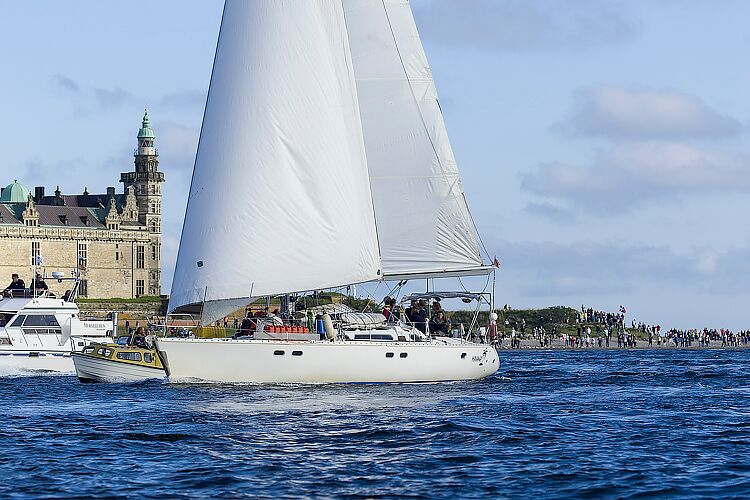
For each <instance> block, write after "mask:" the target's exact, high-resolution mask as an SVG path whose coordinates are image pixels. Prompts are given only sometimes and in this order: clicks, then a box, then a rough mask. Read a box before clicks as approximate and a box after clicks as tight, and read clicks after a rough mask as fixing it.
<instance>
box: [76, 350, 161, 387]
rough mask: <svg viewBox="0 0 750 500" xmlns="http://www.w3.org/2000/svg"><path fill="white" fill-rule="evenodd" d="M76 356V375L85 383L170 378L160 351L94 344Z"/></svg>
mask: <svg viewBox="0 0 750 500" xmlns="http://www.w3.org/2000/svg"><path fill="white" fill-rule="evenodd" d="M72 356H73V364H74V365H75V368H76V375H77V376H78V380H80V381H81V382H139V381H142V380H150V379H163V378H164V377H165V376H166V371H165V369H164V364H163V363H162V360H161V358H160V357H159V353H158V352H157V351H156V349H148V348H144V347H136V346H130V345H120V344H91V345H88V346H86V347H85V348H84V349H83V350H82V351H81V352H74V353H73V355H72Z"/></svg>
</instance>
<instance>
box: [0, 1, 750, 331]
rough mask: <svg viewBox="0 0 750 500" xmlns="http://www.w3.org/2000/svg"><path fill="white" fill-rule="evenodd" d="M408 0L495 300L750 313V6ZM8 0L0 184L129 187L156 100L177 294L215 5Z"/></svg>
mask: <svg viewBox="0 0 750 500" xmlns="http://www.w3.org/2000/svg"><path fill="white" fill-rule="evenodd" d="M412 5H413V8H414V10H415V15H416V18H417V23H418V26H419V29H420V32H421V33H422V36H423V39H424V43H425V48H426V50H427V53H428V57H429V59H430V61H431V64H432V69H433V72H434V75H435V79H436V81H437V84H438V90H439V93H440V96H441V104H442V108H443V110H444V112H445V114H446V122H447V125H448V129H449V133H450V135H451V139H452V142H453V146H454V149H455V152H456V156H457V158H458V161H459V164H460V165H461V169H462V175H463V180H464V185H465V188H466V191H467V193H468V197H469V203H470V205H471V207H472V210H473V212H474V216H475V219H476V221H477V224H478V226H479V229H480V232H481V233H482V237H483V239H484V241H485V244H486V246H487V247H488V248H489V249H490V252H496V253H497V255H498V256H499V257H500V260H501V261H502V263H503V267H502V269H501V271H500V273H499V274H498V289H497V291H498V301H499V302H500V303H508V304H511V305H512V306H514V307H526V306H544V305H555V304H565V305H572V306H579V305H580V304H581V303H586V304H588V305H591V306H593V307H597V308H602V309H609V310H615V309H616V308H617V307H618V306H619V305H620V304H624V305H626V306H627V307H628V309H629V312H630V313H631V316H634V317H635V318H637V319H639V320H643V321H648V322H654V323H656V322H659V323H661V324H662V325H664V326H677V327H688V326H696V327H703V326H716V327H720V326H727V327H731V328H747V327H750V321H748V313H747V310H748V307H747V304H749V303H750V300H749V299H750V294H749V293H748V289H747V285H746V282H745V277H746V276H747V275H748V274H750V273H749V271H750V230H748V227H747V224H746V223H745V219H746V214H747V213H748V209H750V201H749V200H750V199H749V197H748V194H750V151H749V150H748V142H747V139H748V128H749V126H750V125H749V121H750V100H748V99H747V95H748V90H747V89H749V88H750V66H749V65H748V63H747V53H748V51H749V49H750V30H748V28H747V20H748V19H750V3H748V2H744V1H740V0H725V1H722V2H702V1H697V0H681V1H678V0H649V1H646V0H640V1H639V0H635V1H627V2H626V1H619V2H618V1H607V0H579V1H576V2H559V1H552V0H532V1H521V0H413V1H412ZM0 7H2V12H3V21H4V22H3V29H2V30H0V47H2V49H0V51H1V53H2V59H1V64H2V78H0V99H1V102H2V109H3V119H2V121H1V122H0V147H2V151H3V153H4V154H3V157H2V160H0V162H1V163H0V173H2V175H0V183H4V184H7V183H9V182H11V181H12V180H13V179H15V178H18V179H19V180H20V181H21V182H23V183H24V184H26V185H27V186H28V187H29V188H33V186H36V185H45V186H46V187H47V189H48V190H49V189H54V187H55V186H56V185H60V188H61V189H62V191H63V192H65V193H78V192H82V191H83V188H84V186H87V187H88V188H89V190H90V191H92V192H94V191H99V192H103V191H104V189H105V188H106V186H109V185H116V186H117V187H118V189H120V186H119V185H118V184H117V182H116V181H117V180H118V179H119V173H120V172H123V171H127V170H129V169H131V168H132V150H133V147H134V146H135V134H136V132H137V129H138V126H139V120H140V117H141V115H142V109H143V107H144V106H145V105H148V106H149V108H150V110H151V116H152V122H153V125H154V128H155V130H156V133H157V146H158V148H159V151H160V155H161V157H160V159H161V167H162V169H163V170H164V171H165V173H166V176H167V184H166V186H165V200H164V205H163V206H164V212H165V216H164V226H163V229H164V232H165V243H164V264H165V273H164V274H165V278H167V279H166V280H165V281H166V282H165V291H168V288H169V281H170V277H171V268H172V266H173V264H174V257H175V254H176V250H177V245H178V239H179V231H180V227H181V224H182V216H183V210H184V205H185V199H186V193H187V189H188V185H189V181H190V173H191V169H192V161H193V156H194V153H195V147H196V144H197V137H198V130H199V127H200V122H201V116H202V111H203V101H204V98H205V93H206V90H207V88H208V81H209V78H210V72H211V62H212V59H213V52H214V47H215V43H216V36H217V33H218V27H219V21H220V16H221V7H222V2H221V1H219V0H202V1H200V2H198V1H184V0H182V1H177V0H161V1H159V2H146V1H138V0H132V1H130V2H127V3H125V2H121V3H116V2H101V1H94V0H78V1H75V2H53V1H51V0H48V1H36V0H30V1H27V2H10V1H6V0H0ZM216 189H217V196H220V193H221V186H217V187H216Z"/></svg>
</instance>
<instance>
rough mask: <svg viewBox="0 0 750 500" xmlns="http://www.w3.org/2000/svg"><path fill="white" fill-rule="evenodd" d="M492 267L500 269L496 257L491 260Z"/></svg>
mask: <svg viewBox="0 0 750 500" xmlns="http://www.w3.org/2000/svg"><path fill="white" fill-rule="evenodd" d="M492 265H493V266H494V267H498V268H499V267H500V261H499V260H497V256H495V258H494V259H492Z"/></svg>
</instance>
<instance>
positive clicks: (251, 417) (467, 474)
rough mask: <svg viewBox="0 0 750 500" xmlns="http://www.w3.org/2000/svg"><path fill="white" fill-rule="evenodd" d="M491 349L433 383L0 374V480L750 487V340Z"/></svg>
mask: <svg viewBox="0 0 750 500" xmlns="http://www.w3.org/2000/svg"><path fill="white" fill-rule="evenodd" d="M501 357H502V362H503V367H502V370H501V372H500V373H499V374H498V375H497V376H496V377H494V378H490V379H488V380H484V381H481V382H474V383H453V384H433V385H396V386H385V385H379V386H377V385H376V386H361V385H360V386H319V387H297V386H294V387H279V386H274V387H268V386H238V385H221V386H211V385H167V384H161V383H156V382H149V383H144V384H135V385H82V384H79V383H78V381H77V380H76V379H75V378H74V377H70V376H64V377H28V376H24V377H4V378H0V405H1V407H2V410H3V411H2V416H1V417H0V478H2V480H0V498H20V497H34V498H42V497H54V498H61V497H62V498H82V497H95V498H114V497H132V498H198V497H221V498H233V497H245V496H248V497H249V496H252V497H279V496H282V497H300V496H307V497H321V496H322V497H373V496H390V497H397V496H410V497H424V498H426V497H429V498H444V497H460V498H479V497H488V496H489V497H525V498H533V497H552V498H586V497H589V498H608V497H609V498H643V497H649V496H666V495H670V496H673V497H747V496H748V495H750V446H749V445H750V379H749V378H748V375H749V374H750V363H748V361H750V351H630V352H624V351H574V352H571V351H564V352H561V351H557V352H507V353H502V355H501Z"/></svg>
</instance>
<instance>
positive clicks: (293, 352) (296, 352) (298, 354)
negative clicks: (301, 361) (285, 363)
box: [292, 351, 302, 356]
mask: <svg viewBox="0 0 750 500" xmlns="http://www.w3.org/2000/svg"><path fill="white" fill-rule="evenodd" d="M292 356H302V351H292Z"/></svg>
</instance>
